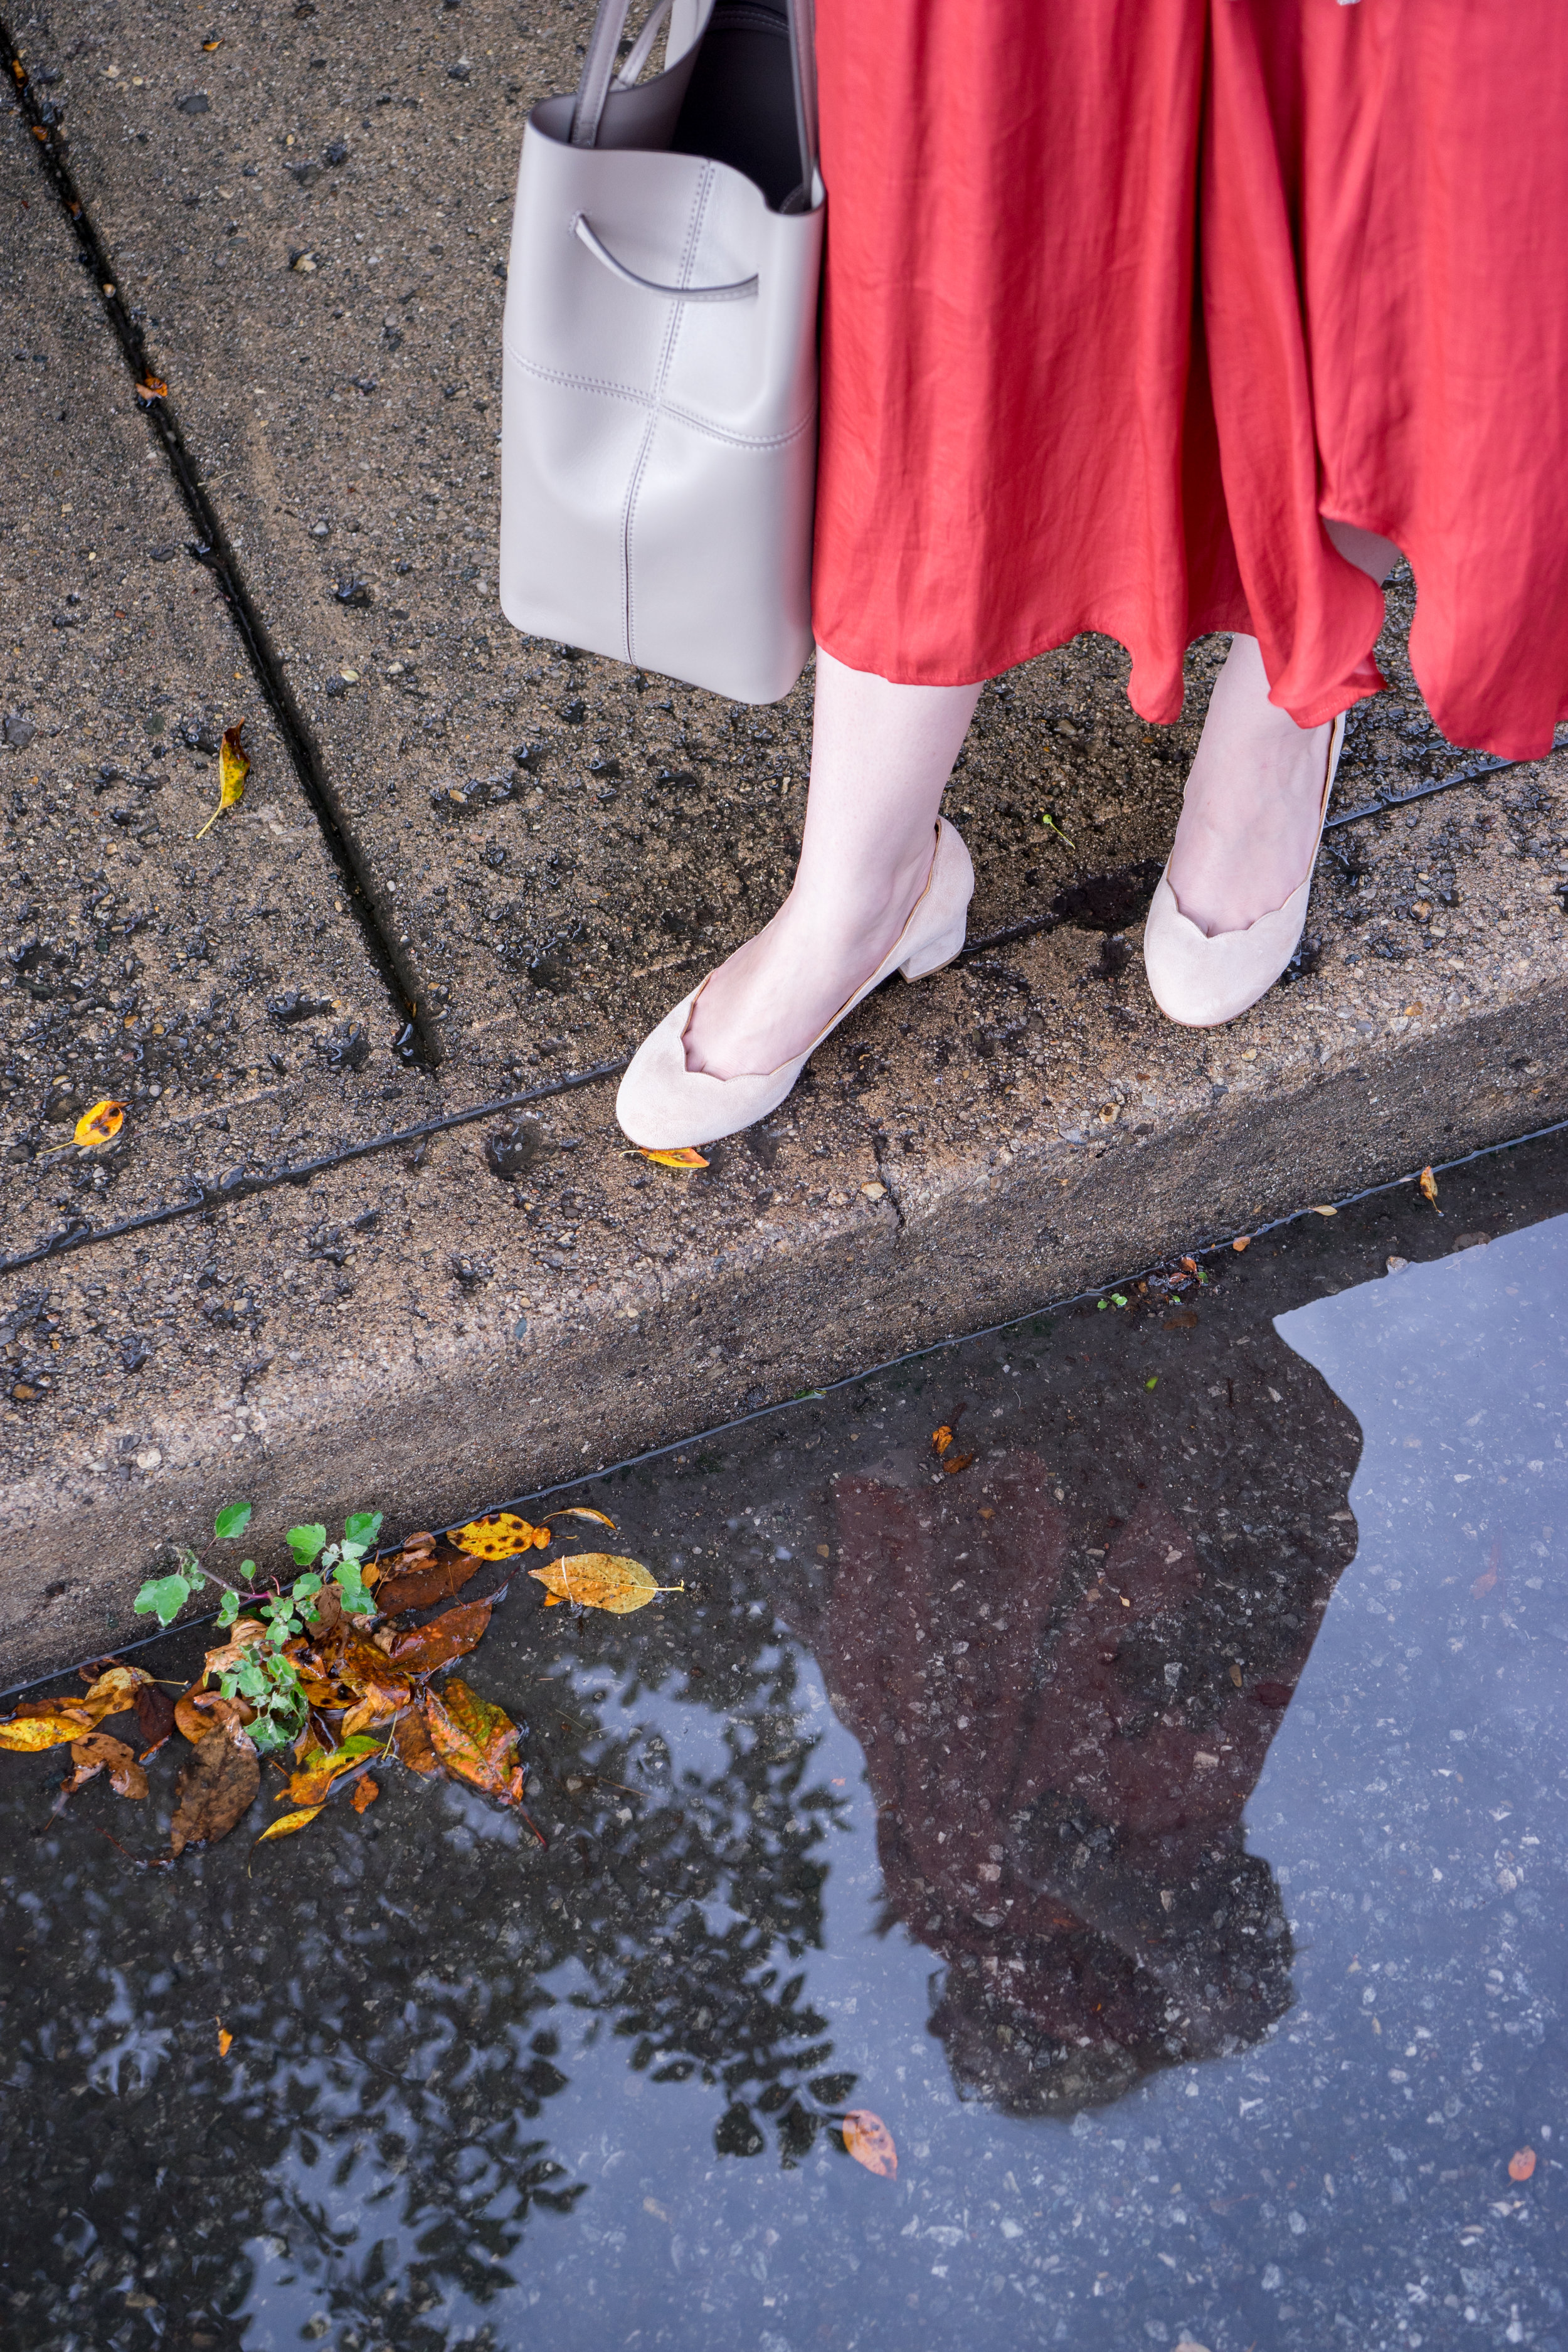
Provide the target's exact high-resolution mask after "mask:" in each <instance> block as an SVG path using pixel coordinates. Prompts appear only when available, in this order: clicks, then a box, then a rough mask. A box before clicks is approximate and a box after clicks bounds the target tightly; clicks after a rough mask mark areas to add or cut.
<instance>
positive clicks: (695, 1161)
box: [642, 1144, 708, 1168]
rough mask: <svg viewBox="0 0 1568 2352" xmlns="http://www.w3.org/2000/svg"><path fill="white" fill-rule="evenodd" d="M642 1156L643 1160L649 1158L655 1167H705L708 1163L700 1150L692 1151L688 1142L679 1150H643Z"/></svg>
mask: <svg viewBox="0 0 1568 2352" xmlns="http://www.w3.org/2000/svg"><path fill="white" fill-rule="evenodd" d="M642 1156H643V1158H644V1159H645V1160H652V1161H653V1163H654V1166H655V1167H656V1168H706V1167H707V1165H708V1162H707V1161H706V1160H704V1159H703V1157H702V1154H701V1153H700V1151H693V1150H692V1149H691V1147H690V1145H689V1144H688V1145H687V1146H686V1148H685V1149H684V1150H680V1151H648V1150H644V1151H643V1155H642Z"/></svg>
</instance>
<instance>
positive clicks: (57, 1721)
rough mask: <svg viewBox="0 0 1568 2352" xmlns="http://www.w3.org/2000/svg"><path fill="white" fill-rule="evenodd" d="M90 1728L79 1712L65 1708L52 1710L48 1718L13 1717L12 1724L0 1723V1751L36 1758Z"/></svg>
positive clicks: (41, 1716) (64, 1744)
mask: <svg viewBox="0 0 1568 2352" xmlns="http://www.w3.org/2000/svg"><path fill="white" fill-rule="evenodd" d="M90 1729H91V1723H90V1719H89V1718H88V1717H85V1716H84V1715H83V1714H82V1713H81V1712H80V1711H77V1712H76V1713H74V1714H73V1713H72V1712H71V1711H70V1710H69V1709H68V1708H66V1707H52V1708H51V1709H50V1710H49V1712H48V1714H47V1715H28V1716H13V1717H12V1718H11V1720H10V1722H9V1723H0V1748H9V1749H10V1750H11V1751H12V1753H13V1754H14V1755H17V1756H36V1755H37V1752H38V1750H39V1749H40V1748H63V1747H65V1746H66V1745H67V1743H68V1741H70V1740H73V1739H79V1738H81V1736H82V1733H83V1732H84V1731H88V1730H90Z"/></svg>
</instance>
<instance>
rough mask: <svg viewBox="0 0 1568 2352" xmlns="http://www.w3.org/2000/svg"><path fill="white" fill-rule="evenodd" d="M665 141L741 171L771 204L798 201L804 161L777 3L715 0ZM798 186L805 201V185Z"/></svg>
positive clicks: (782, 206)
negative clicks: (671, 131) (672, 127)
mask: <svg viewBox="0 0 1568 2352" xmlns="http://www.w3.org/2000/svg"><path fill="white" fill-rule="evenodd" d="M670 145H671V147H672V148H673V149H674V151H675V152H676V153H677V154H679V155H708V156H711V158H712V159H713V161H714V162H715V163H728V164H730V165H731V167H732V168H733V169H734V170H735V171H737V172H743V173H745V175H746V177H747V179H748V180H751V181H752V182H754V183H755V184H756V185H757V186H758V187H759V188H760V189H761V190H762V192H763V195H764V196H765V197H766V198H767V201H768V204H769V205H770V206H771V207H772V209H773V211H774V212H781V211H785V210H787V211H792V212H793V211H795V209H796V207H797V205H800V203H801V200H802V194H803V189H804V184H805V173H806V166H805V159H804V158H803V156H802V153H801V138H800V122H799V117H798V115H797V113H796V110H795V73H794V69H793V67H792V63H791V58H790V42H789V18H788V16H786V15H785V13H784V8H783V6H782V5H781V6H774V5H772V0H718V5H717V6H716V7H715V8H714V11H713V14H712V16H710V18H709V20H708V28H707V30H706V32H705V33H704V34H703V36H702V40H701V44H700V47H699V48H698V52H697V57H696V60H695V63H694V65H693V68H692V73H691V79H690V82H689V84H688V86H687V91H686V97H685V100H684V101H683V103H682V105H681V109H680V114H679V119H678V121H677V122H676V126H675V136H674V138H673V139H672V140H671V141H670ZM804 194H805V204H806V205H809V203H810V191H809V190H808V189H805V190H804ZM792 197H793V198H794V199H795V203H793V204H792V203H791V201H790V200H791V198H792Z"/></svg>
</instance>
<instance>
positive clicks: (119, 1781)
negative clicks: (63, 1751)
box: [60, 1731, 147, 1799]
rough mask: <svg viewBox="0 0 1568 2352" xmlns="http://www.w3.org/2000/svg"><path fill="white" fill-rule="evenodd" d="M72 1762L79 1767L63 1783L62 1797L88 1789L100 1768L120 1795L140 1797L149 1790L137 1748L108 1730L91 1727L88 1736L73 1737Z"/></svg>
mask: <svg viewBox="0 0 1568 2352" xmlns="http://www.w3.org/2000/svg"><path fill="white" fill-rule="evenodd" d="M71 1762H72V1763H73V1764H74V1765H75V1767H76V1769H75V1770H74V1771H73V1772H72V1773H71V1775H70V1778H69V1779H68V1780H66V1781H65V1782H64V1784H63V1785H62V1787H61V1790H60V1794H61V1796H62V1797H69V1796H73V1795H74V1794H75V1793H76V1791H77V1790H78V1789H85V1788H86V1786H87V1784H88V1782H89V1780H93V1779H95V1778H96V1776H97V1775H98V1774H99V1773H100V1772H107V1773H108V1775H109V1785H110V1788H111V1789H112V1790H113V1791H114V1793H115V1795H116V1796H117V1797H135V1798H137V1799H141V1798H142V1797H145V1795H146V1794H147V1775H146V1773H145V1772H144V1771H143V1770H142V1767H141V1765H140V1764H138V1762H137V1761H136V1752H135V1750H134V1748H127V1746H126V1744H125V1742H124V1740H123V1739H115V1738H111V1737H110V1734H109V1733H108V1732H107V1731H89V1733H88V1734H87V1736H86V1738H82V1739H73V1740H72V1742H71Z"/></svg>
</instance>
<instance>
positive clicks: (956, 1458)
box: [942, 1454, 974, 1478]
mask: <svg viewBox="0 0 1568 2352" xmlns="http://www.w3.org/2000/svg"><path fill="white" fill-rule="evenodd" d="M973 1459H974V1456H973V1454H944V1455H943V1456H942V1468H943V1470H944V1471H945V1472H946V1474H947V1475H948V1476H949V1477H950V1478H956V1477H957V1475H958V1474H959V1472H960V1471H961V1470H967V1469H968V1467H969V1465H970V1464H971V1463H972V1462H973Z"/></svg>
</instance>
